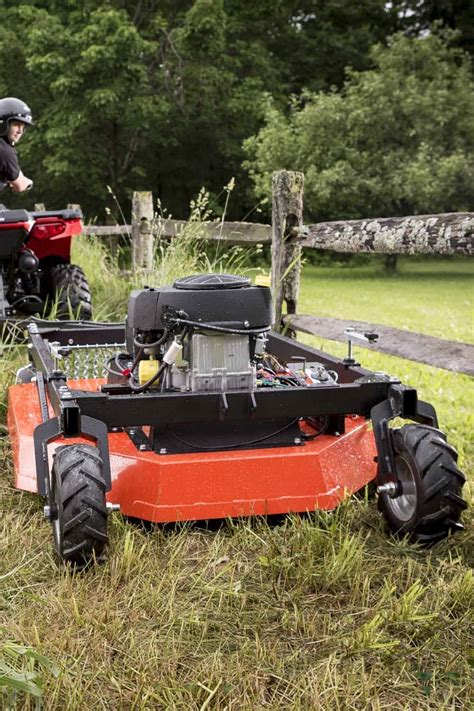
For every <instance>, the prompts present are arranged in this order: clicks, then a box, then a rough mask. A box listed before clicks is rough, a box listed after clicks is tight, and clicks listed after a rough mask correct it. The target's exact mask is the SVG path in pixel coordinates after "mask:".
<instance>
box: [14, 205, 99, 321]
mask: <svg viewBox="0 0 474 711" xmlns="http://www.w3.org/2000/svg"><path fill="white" fill-rule="evenodd" d="M81 219H82V214H81V212H80V210H57V211H47V212H27V211H26V210H8V209H6V208H5V207H4V206H3V205H0V324H2V323H4V322H8V323H9V322H11V320H12V319H18V318H24V317H25V315H30V316H31V315H33V314H38V315H40V316H46V315H47V312H48V311H50V310H51V307H53V308H56V316H57V318H58V319H68V318H70V317H71V314H73V315H74V317H75V318H80V319H83V320H87V321H88V320H90V319H91V317H92V306H91V295H90V290H89V285H88V283H87V279H86V276H85V274H84V272H83V271H82V269H81V268H80V267H78V266H75V265H74V264H71V263H70V262H71V238H72V237H73V235H76V234H79V233H80V232H81V230H82V222H81Z"/></svg>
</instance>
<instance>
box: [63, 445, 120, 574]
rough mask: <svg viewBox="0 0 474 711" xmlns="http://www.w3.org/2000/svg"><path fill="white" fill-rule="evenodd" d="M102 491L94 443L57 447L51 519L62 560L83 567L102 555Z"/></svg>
mask: <svg viewBox="0 0 474 711" xmlns="http://www.w3.org/2000/svg"><path fill="white" fill-rule="evenodd" d="M105 491H106V485H105V481H104V479H103V476H102V460H101V458H100V456H99V453H98V449H97V448H96V447H92V446H91V445H88V444H70V445H63V446H61V447H58V448H57V450H56V452H55V454H54V459H53V468H52V476H51V494H52V500H53V504H52V506H51V522H52V525H53V536H54V544H55V548H56V552H57V554H58V556H59V558H60V560H61V561H62V562H63V563H72V564H74V565H76V566H79V567H85V566H87V565H88V564H90V563H92V562H93V561H95V560H100V558H101V556H102V555H103V552H104V549H105V546H106V545H107V542H108V536H107V506H106V501H105Z"/></svg>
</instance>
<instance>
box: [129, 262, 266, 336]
mask: <svg viewBox="0 0 474 711" xmlns="http://www.w3.org/2000/svg"><path fill="white" fill-rule="evenodd" d="M170 310H171V311H172V312H177V311H184V312H185V313H186V314H187V317H188V318H189V319H190V320H191V321H199V322H202V323H203V324H206V323H209V324H212V325H215V326H227V327H229V328H249V329H258V328H262V329H265V328H267V327H268V326H269V325H270V324H271V318H272V311H271V292H270V289H269V288H268V287H264V286H254V285H252V284H251V282H250V279H246V278H245V277H239V276H235V275H233V274H196V275H193V276H191V277H186V278H184V279H178V280H176V281H175V282H174V284H173V285H172V286H163V287H158V288H153V287H145V288H144V289H138V290H135V291H132V293H131V296H130V301H129V305H128V317H127V332H128V333H127V335H131V334H130V331H132V332H134V333H136V331H137V330H139V331H163V330H164V328H165V326H166V323H165V321H164V320H163V316H164V314H166V312H167V311H170Z"/></svg>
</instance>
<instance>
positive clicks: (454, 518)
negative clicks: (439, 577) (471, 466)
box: [378, 424, 467, 546]
mask: <svg viewBox="0 0 474 711" xmlns="http://www.w3.org/2000/svg"><path fill="white" fill-rule="evenodd" d="M392 443H393V448H394V452H395V464H397V460H399V458H400V457H401V456H402V457H403V458H404V459H405V461H406V462H407V463H408V464H409V466H410V469H411V471H412V475H413V477H414V479H415V488H416V495H417V496H416V506H415V511H414V514H413V516H412V517H411V519H409V520H408V521H403V520H400V519H399V518H397V516H396V512H394V511H393V509H391V508H389V506H387V495H386V494H382V495H381V496H379V498H378V507H379V509H380V510H381V511H382V512H383V514H384V516H385V518H386V520H387V523H388V525H389V527H390V529H391V530H392V531H393V532H395V533H396V534H399V535H407V534H408V535H409V537H410V539H411V540H412V541H414V542H417V543H420V544H422V545H424V546H429V545H433V544H434V543H437V542H438V541H440V540H442V539H443V538H446V537H447V536H448V535H449V534H450V532H451V531H454V530H457V529H459V528H460V525H459V524H458V521H459V519H460V516H461V513H462V511H463V510H464V509H465V508H466V507H467V504H466V502H465V501H464V499H463V498H462V487H463V485H464V483H465V481H466V478H465V476H464V474H463V473H462V472H461V471H460V470H459V468H458V466H457V463H456V462H457V458H458V457H457V452H456V450H455V449H454V448H453V447H452V446H451V445H450V444H448V442H447V441H446V435H445V434H444V433H443V432H441V431H440V430H438V429H436V428H434V427H429V426H428V425H415V424H413V425H412V424H409V425H404V426H403V427H401V428H400V429H396V430H392Z"/></svg>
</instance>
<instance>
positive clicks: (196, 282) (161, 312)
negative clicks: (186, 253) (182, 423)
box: [126, 274, 271, 392]
mask: <svg viewBox="0 0 474 711" xmlns="http://www.w3.org/2000/svg"><path fill="white" fill-rule="evenodd" d="M270 323H271V293H270V289H269V288H268V287H264V286H254V285H252V284H251V282H250V279H247V278H245V277H241V276H235V275H233V274H198V275H193V276H189V277H185V278H183V279H177V280H176V281H175V282H174V283H173V284H172V285H171V286H164V287H159V288H152V287H145V288H144V289H139V290H136V291H133V292H132V294H131V297H130V301H129V308H128V316H127V324H126V341H127V349H128V353H129V354H130V355H131V354H133V358H134V359H133V362H132V363H131V364H130V370H131V371H132V372H134V373H137V374H138V377H136V376H135V380H136V381H137V380H138V386H135V389H140V390H141V391H143V390H146V389H148V388H152V387H157V386H159V387H160V388H161V389H162V390H165V389H166V390H175V391H176V390H178V391H181V392H185V391H192V392H210V391H221V392H226V391H231V390H247V391H248V390H252V389H254V387H255V386H256V382H257V380H256V362H257V361H258V357H259V355H260V354H261V353H262V352H263V351H264V349H265V342H266V335H265V334H266V333H267V331H269V329H270Z"/></svg>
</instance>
